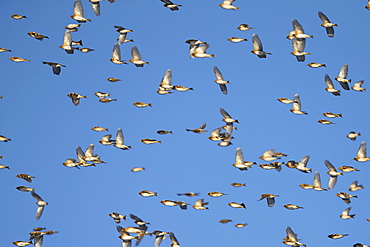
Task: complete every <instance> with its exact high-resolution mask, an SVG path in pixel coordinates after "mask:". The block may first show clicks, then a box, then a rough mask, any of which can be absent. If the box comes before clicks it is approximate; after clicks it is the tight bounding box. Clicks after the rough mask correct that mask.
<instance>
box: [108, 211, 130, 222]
mask: <svg viewBox="0 0 370 247" xmlns="http://www.w3.org/2000/svg"><path fill="white" fill-rule="evenodd" d="M108 216H110V217H112V218H113V220H114V222H116V223H117V224H119V223H121V220H126V215H122V214H119V213H117V212H113V213H111V214H108Z"/></svg>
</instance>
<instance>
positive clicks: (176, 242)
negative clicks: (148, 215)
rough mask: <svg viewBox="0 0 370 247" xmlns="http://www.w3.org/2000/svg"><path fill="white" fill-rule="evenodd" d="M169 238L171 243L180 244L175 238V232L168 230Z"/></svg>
mask: <svg viewBox="0 0 370 247" xmlns="http://www.w3.org/2000/svg"><path fill="white" fill-rule="evenodd" d="M170 239H171V242H172V244H173V245H180V244H179V241H177V238H176V237H175V234H173V232H170Z"/></svg>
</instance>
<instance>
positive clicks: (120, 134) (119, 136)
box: [114, 128, 131, 150]
mask: <svg viewBox="0 0 370 247" xmlns="http://www.w3.org/2000/svg"><path fill="white" fill-rule="evenodd" d="M114 146H115V147H116V148H120V149H122V150H128V149H131V146H127V145H125V144H124V138H123V132H122V129H121V128H118V130H117V133H116V142H115V143H114Z"/></svg>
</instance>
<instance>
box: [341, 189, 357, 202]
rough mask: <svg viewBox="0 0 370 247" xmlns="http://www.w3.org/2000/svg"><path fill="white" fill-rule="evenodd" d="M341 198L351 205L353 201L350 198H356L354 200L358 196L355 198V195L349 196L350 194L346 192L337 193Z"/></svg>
mask: <svg viewBox="0 0 370 247" xmlns="http://www.w3.org/2000/svg"><path fill="white" fill-rule="evenodd" d="M336 195H337V196H338V197H339V198H341V199H342V200H343V201H344V202H345V203H347V204H350V203H351V199H350V198H352V197H354V198H357V196H355V195H350V194H348V193H346V192H340V193H337V194H336Z"/></svg>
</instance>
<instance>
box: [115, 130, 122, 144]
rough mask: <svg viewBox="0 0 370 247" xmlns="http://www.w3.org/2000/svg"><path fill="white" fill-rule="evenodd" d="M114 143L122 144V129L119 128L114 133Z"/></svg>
mask: <svg viewBox="0 0 370 247" xmlns="http://www.w3.org/2000/svg"><path fill="white" fill-rule="evenodd" d="M116 143H118V144H123V143H124V138H123V132H122V129H121V128H119V129H118V130H117V133H116Z"/></svg>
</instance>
